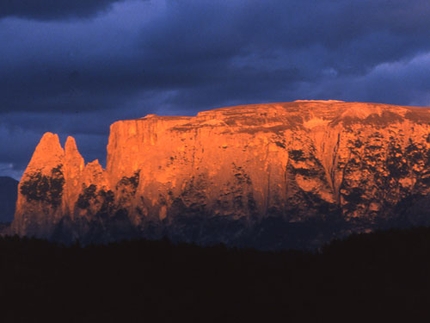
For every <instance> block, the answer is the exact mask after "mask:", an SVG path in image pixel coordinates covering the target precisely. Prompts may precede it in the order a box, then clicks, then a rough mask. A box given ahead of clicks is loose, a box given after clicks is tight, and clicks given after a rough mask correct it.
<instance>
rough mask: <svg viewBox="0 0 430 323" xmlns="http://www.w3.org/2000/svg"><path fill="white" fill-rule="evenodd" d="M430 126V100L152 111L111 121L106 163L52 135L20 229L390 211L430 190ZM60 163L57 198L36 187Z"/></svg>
mask: <svg viewBox="0 0 430 323" xmlns="http://www.w3.org/2000/svg"><path fill="white" fill-rule="evenodd" d="M429 124H430V110H429V109H427V108H416V107H400V106H391V105H383V104H371V103H346V102H341V101H296V102H290V103H272V104H257V105H247V106H237V107H229V108H221V109H215V110H211V111H204V112H200V113H198V114H197V116H195V117H160V116H156V115H148V116H146V117H144V118H141V119H135V120H124V121H118V122H115V123H114V124H113V125H111V128H110V136H109V142H108V146H107V166H106V170H103V169H102V168H101V166H100V165H99V163H98V162H97V161H94V162H92V163H89V164H87V165H85V164H84V161H83V158H82V157H81V155H80V154H79V152H78V150H77V148H76V144H75V141H74V140H73V138H70V137H69V138H68V139H67V141H66V144H65V149H64V150H63V149H62V148H61V146H60V144H59V140H58V136H56V135H53V134H50V133H47V134H45V135H44V136H43V138H42V140H41V141H40V143H39V145H38V146H37V148H36V150H35V152H34V155H33V158H32V159H31V161H30V163H29V165H28V167H27V170H26V171H25V174H24V176H23V178H22V180H21V182H20V187H21V188H22V187H24V188H25V189H24V190H22V189H21V191H20V192H21V194H20V196H19V198H18V204H17V212H16V215H15V221H14V223H13V228H14V230H15V232H16V233H18V234H21V235H24V234H33V233H34V234H35V235H37V236H44V237H49V236H50V235H51V234H52V230H53V229H52V228H54V227H55V226H56V225H57V224H58V223H59V222H60V221H64V218H67V219H70V221H72V222H73V221H74V220H75V219H76V218H77V217H79V218H85V219H86V220H87V221H99V222H103V221H104V220H100V219H101V218H102V217H103V216H104V217H107V218H115V219H122V220H121V221H123V220H124V219H126V220H127V221H129V224H130V226H131V227H133V228H135V229H136V230H137V231H139V232H144V231H145V230H146V229H145V228H146V225H147V223H148V221H149V220H151V221H155V222H157V221H158V222H157V223H162V224H163V225H166V226H168V225H170V224H172V223H174V222H175V218H177V217H182V216H184V217H193V216H197V215H198V216H200V217H201V216H203V217H205V218H208V219H209V218H210V219H212V218H214V217H225V218H228V219H231V220H232V221H236V220H240V219H247V220H246V221H247V223H248V224H249V225H252V223H254V222H258V221H259V219H262V218H266V217H269V216H275V217H280V218H282V219H285V221H287V222H297V221H298V222H300V221H306V220H307V219H309V218H313V217H330V216H331V215H332V214H340V215H341V216H342V217H343V218H345V219H352V218H357V217H358V218H369V219H371V218H373V217H375V216H381V217H388V216H390V214H392V213H393V212H394V211H393V210H394V209H396V207H397V206H398V205H400V204H401V203H402V201H404V200H405V199H408V198H410V197H411V196H412V195H417V194H418V195H419V196H425V195H427V194H428V193H429V191H430V188H429V185H430V171H429V170H428V169H429V165H430V162H429V156H430V153H429V145H430V144H429V142H430V140H429V133H430V127H429ZM58 167H60V168H61V176H60V175H59V174H56V175H55V176H57V177H61V178H62V179H63V181H64V183H62V184H61V185H62V186H61V187H62V191H61V194H60V195H61V196H60V197H59V199H57V200H55V203H54V204H52V201H51V200H52V198H48V197H47V196H44V195H43V194H42V195H41V196H40V198H37V194H36V195H34V194H33V195H34V196H33V195H31V193H29V190H30V188H31V187H33V186H34V185H33V184H32V179H33V182H34V179H35V178H36V179H37V176H39V175H37V174H39V173H40V174H41V176H42V175H43V176H48V177H49V176H53V175H52V174H53V173H52V169H55V168H58ZM60 182H61V179H57V182H55V181H54V184H55V183H57V184H58V183H60ZM51 184H53V183H50V184H49V185H51ZM31 185H33V186H31ZM49 185H48V186H49ZM51 186H52V185H51ZM51 186H49V188H51ZM33 188H34V187H33ZM36 188H37V185H36ZM48 195H49V194H48ZM33 197H34V198H33ZM57 197H58V196H57ZM36 214H37V215H36ZM112 221H113V220H112ZM118 221H119V220H118ZM124 221H125V220H124ZM246 221H245V222H246ZM48 222H49V223H50V224H49V225H48V224H47V223H48ZM121 223H124V222H121ZM127 223H128V222H127ZM45 226H47V227H49V229H45V228H44V229H40V230H39V229H35V228H40V227H45ZM38 230H39V231H38ZM80 230H81V231H79V230H78V231H79V232H77V233H76V235H77V236H79V235H80V234H84V231H85V230H84V229H82V228H81V229H80ZM82 230H84V231H82Z"/></svg>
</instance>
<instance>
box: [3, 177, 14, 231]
mask: <svg viewBox="0 0 430 323" xmlns="http://www.w3.org/2000/svg"><path fill="white" fill-rule="evenodd" d="M17 189H18V181H17V180H15V179H13V178H11V177H5V176H0V222H2V223H9V222H12V220H13V215H14V213H15V204H16V198H17Z"/></svg>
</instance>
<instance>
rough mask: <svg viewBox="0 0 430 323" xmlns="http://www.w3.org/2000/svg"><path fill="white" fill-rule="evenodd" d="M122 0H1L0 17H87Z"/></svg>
mask: <svg viewBox="0 0 430 323" xmlns="http://www.w3.org/2000/svg"><path fill="white" fill-rule="evenodd" d="M121 1H123V0H2V1H1V2H0V18H2V17H8V16H14V17H20V18H28V19H37V20H52V19H62V18H78V17H80V18H88V17H91V16H93V15H95V14H97V13H99V12H100V11H103V10H106V9H108V8H109V7H110V6H111V5H112V4H113V3H116V2H121Z"/></svg>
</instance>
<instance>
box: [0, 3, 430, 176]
mask: <svg viewBox="0 0 430 323" xmlns="http://www.w3.org/2000/svg"><path fill="white" fill-rule="evenodd" d="M0 44H1V46H0V176H1V175H11V176H14V177H15V178H19V177H20V176H21V174H22V171H23V169H24V168H25V166H26V164H27V163H28V161H29V159H30V157H31V154H32V152H33V150H34V148H35V146H36V144H37V142H38V141H39V139H40V137H41V136H42V134H43V133H44V132H46V131H51V132H55V133H58V134H60V137H61V138H62V140H64V139H65V138H66V136H67V135H72V136H74V137H75V138H76V140H77V143H78V146H79V149H80V151H81V153H82V154H83V155H84V157H85V159H86V161H90V160H93V159H95V158H98V159H100V160H101V161H102V162H104V160H105V155H106V152H105V147H106V144H107V136H108V130H109V125H110V124H111V123H112V122H114V121H115V120H118V119H129V118H138V117H142V116H144V115H146V114H148V113H156V114H160V115H194V114H195V113H196V112H197V111H200V110H207V109H211V108H216V107H222V106H228V105H236V104H246V103H259V102H273V101H293V100H296V99H338V100H345V101H368V102H383V103H392V104H400V105H419V106H428V105H430V2H429V1H428V0H408V1H404V0H300V1H298V0H73V1H72V0H55V1H54V0H38V1H34V0H16V1H14V0H2V1H0Z"/></svg>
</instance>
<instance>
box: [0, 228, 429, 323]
mask: <svg viewBox="0 0 430 323" xmlns="http://www.w3.org/2000/svg"><path fill="white" fill-rule="evenodd" d="M0 273H1V279H0V284H1V286H0V304H1V308H2V309H1V317H2V321H3V322H51V321H52V322H54V321H55V322H141V321H142V322H143V321H148V322H177V321H187V322H245V321H248V320H250V321H266V322H276V321H285V322H316V321H329V320H343V321H347V322H354V321H362V320H364V319H365V320H367V321H369V320H370V321H375V320H378V319H380V320H382V319H383V320H384V321H386V320H389V319H396V320H399V319H403V320H408V321H417V320H418V319H423V318H430V306H429V305H430V293H429V292H430V275H429V273H430V228H415V229H408V230H390V231H384V232H376V233H371V234H356V235H352V236H350V237H348V238H346V239H345V240H337V241H333V242H332V243H330V244H328V245H325V246H324V247H322V248H320V249H319V250H315V251H295V250H288V251H277V252H263V251H256V250H253V249H237V248H227V247H225V246H223V245H217V246H212V247H199V246H196V245H192V244H173V243H171V242H170V241H168V240H167V239H164V240H162V241H150V240H135V241H123V242H118V243H113V244H108V245H91V246H86V247H81V246H80V245H79V244H78V243H76V244H74V245H72V246H68V247H65V246H62V245H58V244H53V243H49V242H47V241H43V240H37V239H29V238H18V237H17V236H13V237H3V238H1V239H0Z"/></svg>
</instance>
